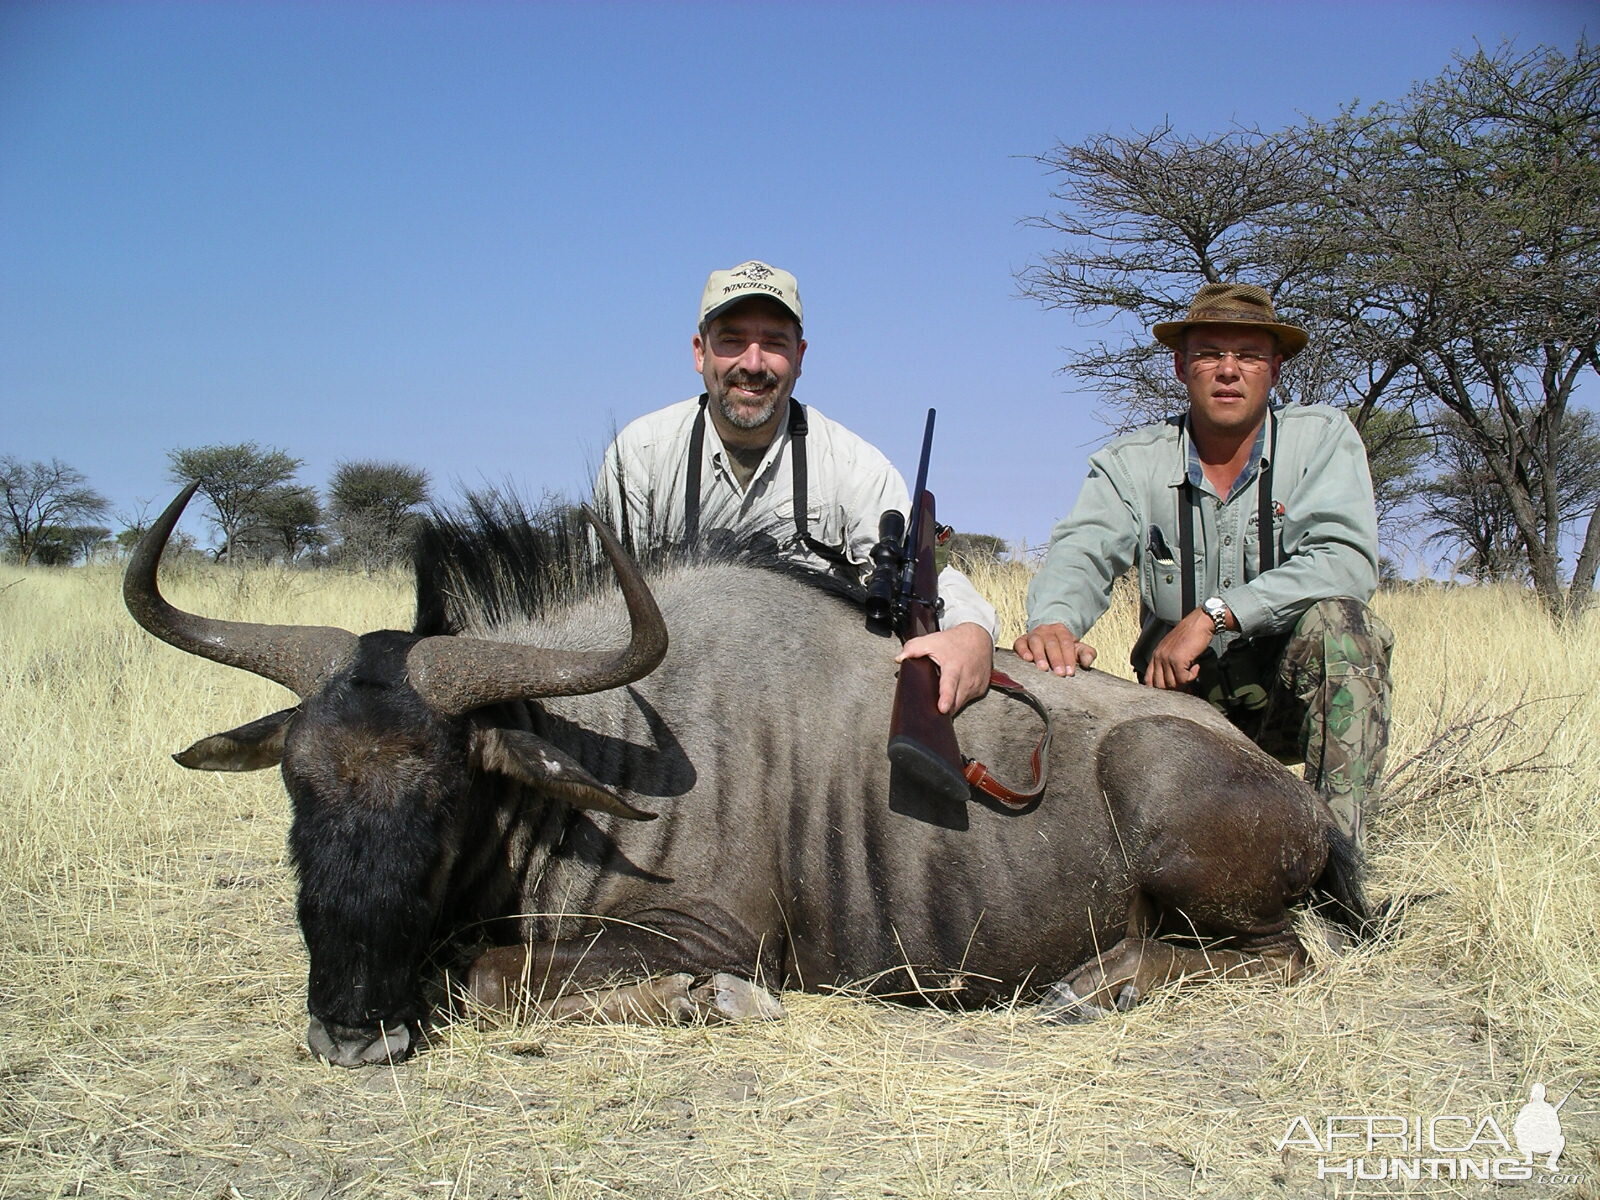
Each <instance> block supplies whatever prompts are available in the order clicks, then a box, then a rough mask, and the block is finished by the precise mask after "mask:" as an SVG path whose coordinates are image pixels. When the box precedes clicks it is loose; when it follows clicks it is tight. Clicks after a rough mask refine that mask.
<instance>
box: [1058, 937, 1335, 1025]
mask: <svg viewBox="0 0 1600 1200" xmlns="http://www.w3.org/2000/svg"><path fill="white" fill-rule="evenodd" d="M1306 961H1307V960H1306V953H1305V948H1304V947H1303V946H1301V944H1300V941H1299V939H1298V938H1296V937H1295V936H1294V934H1293V933H1292V932H1287V931H1286V932H1284V933H1280V934H1277V935H1274V936H1272V937H1270V938H1265V939H1262V941H1261V942H1259V943H1255V944H1237V943H1236V944H1234V945H1232V946H1228V947H1211V948H1206V947H1196V946H1183V945H1178V944H1176V943H1173V942H1166V941H1159V940H1157V939H1155V938H1149V937H1127V938H1124V939H1123V940H1122V941H1120V942H1118V943H1117V944H1116V945H1115V946H1113V947H1111V949H1109V950H1107V951H1106V952H1105V953H1104V954H1101V955H1099V956H1098V957H1096V958H1094V959H1091V960H1090V961H1089V962H1087V963H1085V964H1084V965H1083V966H1081V967H1079V968H1078V969H1077V970H1076V971H1074V972H1073V973H1072V974H1071V975H1069V976H1067V978H1065V979H1063V980H1061V981H1059V982H1057V983H1055V984H1052V985H1051V987H1050V990H1049V992H1048V993H1047V994H1046V995H1045V998H1044V1000H1043V1001H1041V1002H1040V1006H1039V1007H1040V1011H1041V1013H1042V1014H1043V1015H1044V1016H1045V1017H1046V1018H1047V1019H1048V1020H1052V1021H1063V1022H1066V1021H1087V1020H1092V1019H1094V1018H1096V1017H1104V1016H1109V1015H1110V1014H1111V1012H1112V1011H1113V1010H1115V1011H1117V1012H1126V1011H1128V1009H1130V1008H1132V1007H1133V1006H1134V1005H1135V1004H1137V1003H1138V1002H1139V1001H1140V1000H1142V999H1143V998H1144V997H1145V996H1147V995H1149V993H1150V989H1151V988H1157V987H1160V986H1161V985H1162V984H1164V983H1188V982H1195V981H1199V980H1202V979H1217V978H1220V977H1221V976H1224V975H1277V976H1278V977H1279V978H1281V979H1282V980H1283V982H1285V983H1288V982H1289V981H1290V980H1292V979H1293V978H1294V977H1295V976H1296V975H1298V974H1299V973H1300V971H1301V969H1302V968H1304V966H1305V965H1306Z"/></svg>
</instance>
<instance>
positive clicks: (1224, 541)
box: [1222, 537, 1233, 546]
mask: <svg viewBox="0 0 1600 1200" xmlns="http://www.w3.org/2000/svg"><path fill="white" fill-rule="evenodd" d="M1222 544H1223V545H1224V546H1231V545H1233V539H1232V538H1231V537H1225V538H1223V539H1222Z"/></svg>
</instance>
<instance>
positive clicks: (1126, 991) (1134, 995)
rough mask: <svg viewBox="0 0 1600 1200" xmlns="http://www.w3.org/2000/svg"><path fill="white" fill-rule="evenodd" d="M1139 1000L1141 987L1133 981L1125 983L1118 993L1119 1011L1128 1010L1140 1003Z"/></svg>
mask: <svg viewBox="0 0 1600 1200" xmlns="http://www.w3.org/2000/svg"><path fill="white" fill-rule="evenodd" d="M1139 1000H1140V996H1139V989H1138V988H1136V987H1134V986H1133V984H1131V983H1129V984H1124V985H1123V988H1122V990H1121V991H1120V992H1118V993H1117V1011H1118V1012H1127V1011H1128V1010H1129V1009H1130V1008H1132V1007H1133V1006H1134V1005H1135V1004H1137V1003H1139Z"/></svg>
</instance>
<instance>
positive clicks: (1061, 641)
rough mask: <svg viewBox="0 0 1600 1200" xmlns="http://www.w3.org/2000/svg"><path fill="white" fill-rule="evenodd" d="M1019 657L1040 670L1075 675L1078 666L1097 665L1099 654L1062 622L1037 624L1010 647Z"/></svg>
mask: <svg viewBox="0 0 1600 1200" xmlns="http://www.w3.org/2000/svg"><path fill="white" fill-rule="evenodd" d="M1011 648H1012V649H1013V650H1015V651H1016V652H1017V657H1018V658H1021V659H1023V660H1024V661H1026V662H1031V663H1033V664H1034V665H1035V666H1036V667H1038V668H1039V670H1041V671H1054V672H1055V673H1056V674H1057V675H1073V674H1076V673H1077V670H1078V668H1079V667H1087V666H1089V665H1090V664H1091V663H1093V662H1094V660H1095V656H1096V655H1098V654H1099V653H1100V652H1099V651H1098V650H1096V649H1095V648H1094V647H1093V646H1091V645H1089V643H1088V642H1080V641H1079V640H1078V639H1077V636H1076V635H1075V634H1074V633H1073V632H1072V630H1070V629H1068V628H1067V627H1066V626H1065V625H1063V624H1061V622H1060V621H1052V622H1051V623H1050V624H1048V625H1038V626H1035V627H1034V628H1033V629H1030V630H1028V632H1027V633H1025V634H1023V635H1022V636H1021V637H1019V638H1018V639H1017V640H1016V643H1015V644H1014V645H1013V646H1012V647H1011Z"/></svg>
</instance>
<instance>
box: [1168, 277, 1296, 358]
mask: <svg viewBox="0 0 1600 1200" xmlns="http://www.w3.org/2000/svg"><path fill="white" fill-rule="evenodd" d="M1191 325H1242V326H1245V327H1247V328H1250V329H1265V330H1266V331H1267V332H1268V333H1270V334H1272V336H1273V337H1274V338H1276V339H1277V342H1278V353H1279V354H1281V355H1283V357H1285V358H1293V357H1294V356H1295V355H1296V354H1299V353H1300V351H1302V350H1304V349H1305V348H1306V342H1308V341H1309V340H1310V336H1309V335H1308V334H1307V333H1306V331H1305V330H1304V329H1301V328H1300V326H1298V325H1286V324H1284V323H1283V322H1282V321H1280V320H1278V314H1277V313H1276V312H1275V311H1273V308H1272V297H1271V296H1269V295H1267V292H1266V289H1265V288H1258V287H1257V286H1256V285H1255V284H1253V283H1208V284H1206V285H1205V286H1204V287H1203V288H1201V289H1200V290H1199V291H1198V292H1196V293H1195V295H1194V302H1193V303H1192V304H1190V305H1189V315H1188V316H1186V317H1184V319H1183V320H1181V321H1162V322H1161V323H1160V324H1159V325H1156V326H1155V327H1154V328H1152V329H1151V330H1150V334H1151V336H1152V337H1154V338H1155V339H1156V341H1158V342H1160V343H1161V344H1162V345H1163V346H1170V347H1172V349H1174V350H1182V349H1183V332H1184V330H1186V329H1188V328H1189V327H1190V326H1191Z"/></svg>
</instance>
